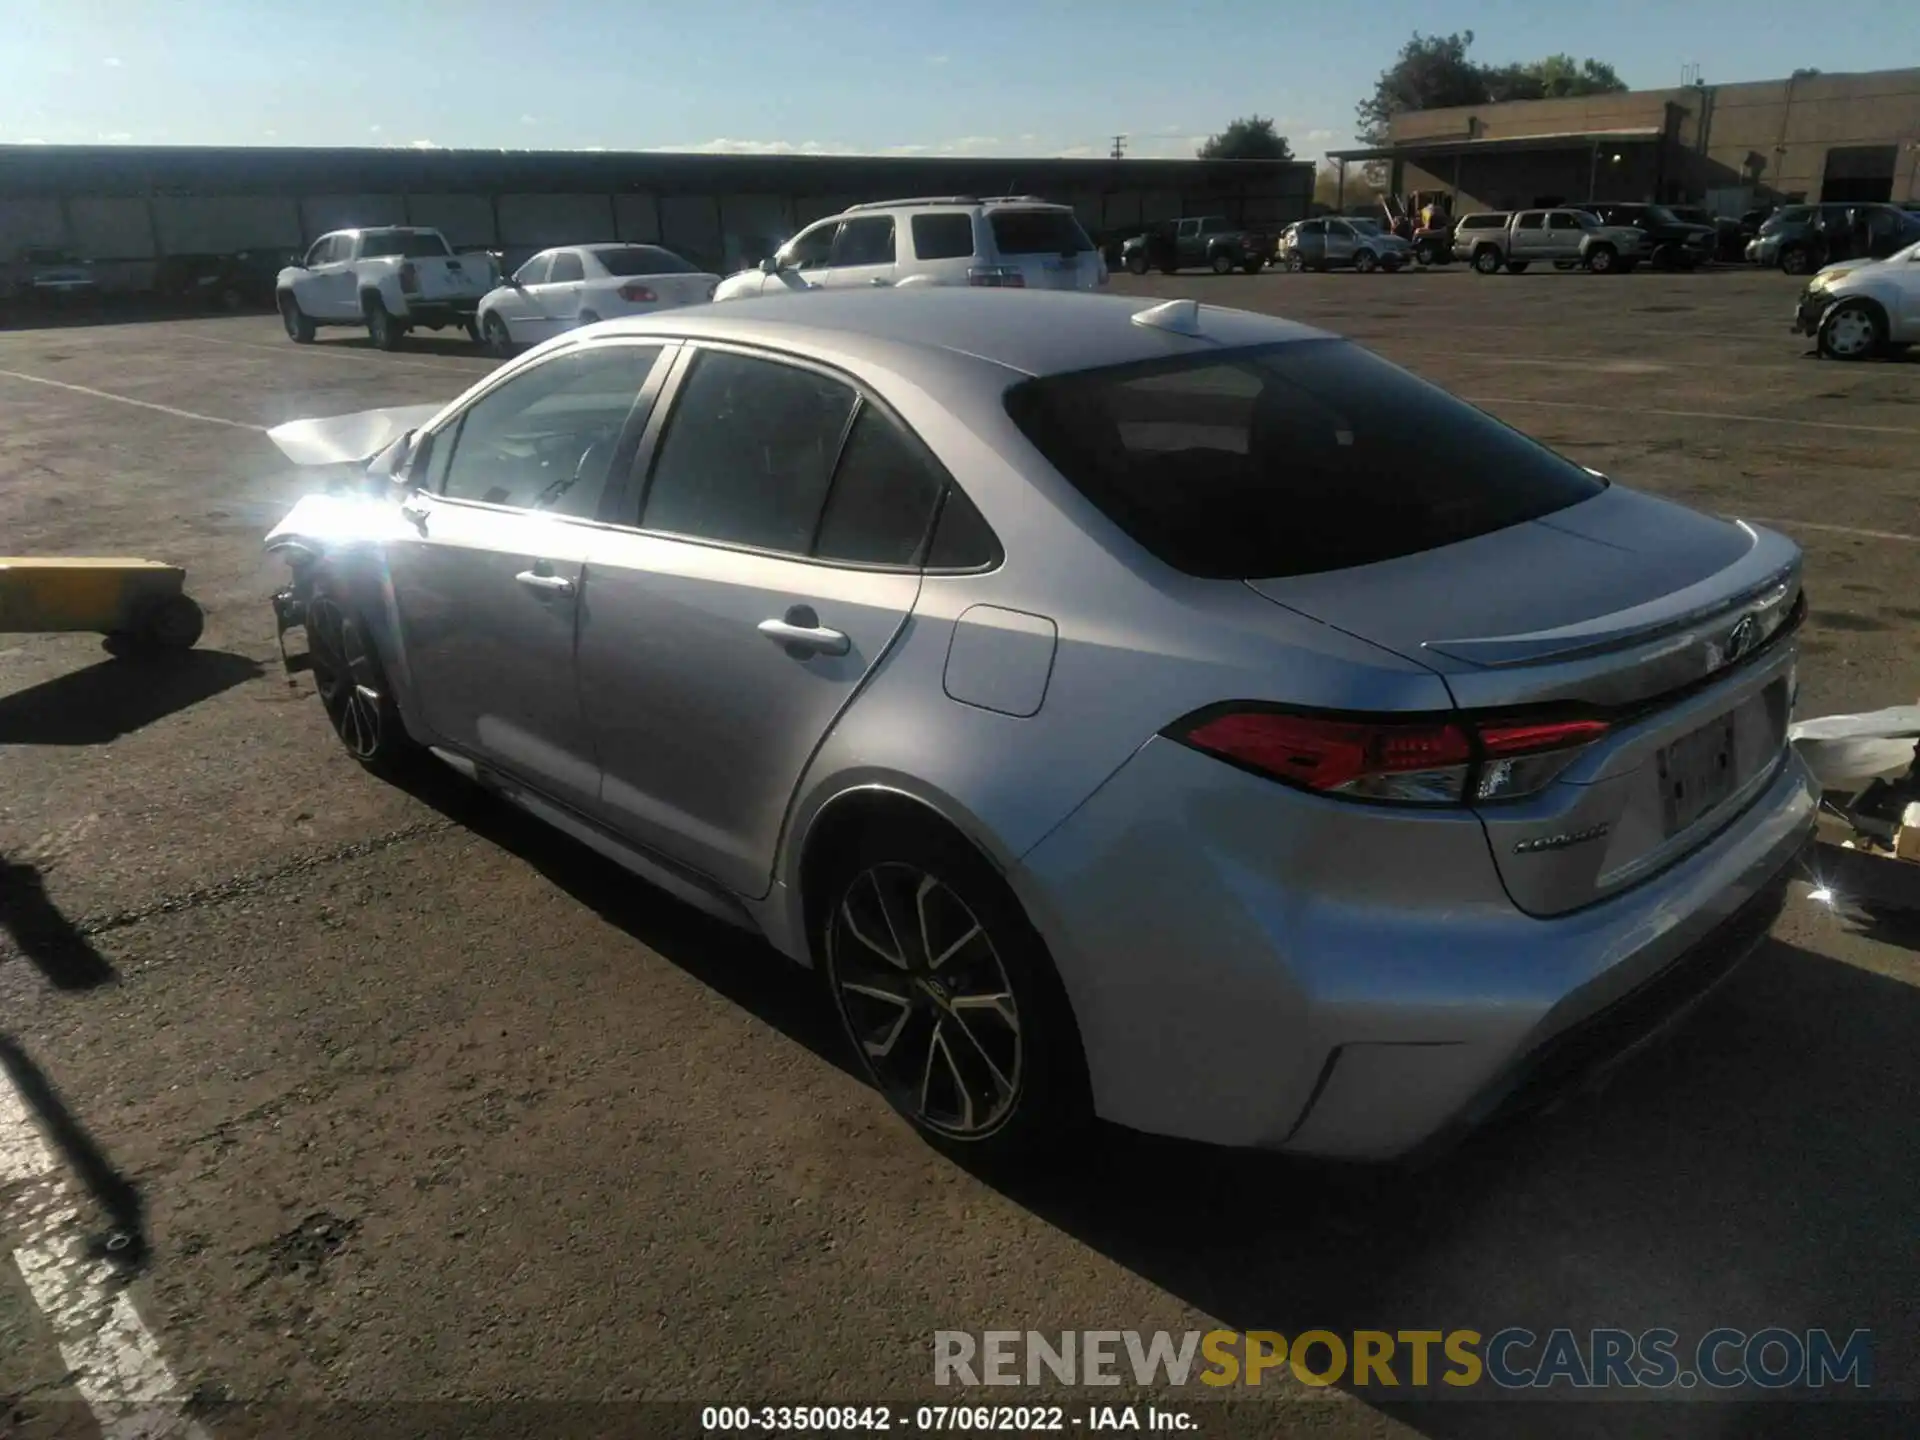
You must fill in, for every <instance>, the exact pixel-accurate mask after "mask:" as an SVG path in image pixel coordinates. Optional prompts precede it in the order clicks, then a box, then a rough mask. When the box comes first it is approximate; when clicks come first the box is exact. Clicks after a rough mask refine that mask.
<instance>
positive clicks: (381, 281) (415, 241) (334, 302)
mask: <svg viewBox="0 0 1920 1440" xmlns="http://www.w3.org/2000/svg"><path fill="white" fill-rule="evenodd" d="M495 280H496V275H495V269H494V264H493V259H492V257H491V256H489V255H486V254H484V253H476V254H472V255H466V256H458V255H455V254H454V253H453V247H452V246H451V245H449V244H448V243H447V237H446V236H444V235H442V234H441V233H440V232H439V231H438V230H428V229H422V228H419V227H415V226H405V225H388V226H383V227H381V228H379V229H377V230H336V231H334V232H333V233H332V234H331V235H322V236H321V237H320V238H319V239H318V240H316V241H314V242H313V248H312V249H310V250H309V251H308V252H307V255H306V258H305V259H304V260H302V261H300V262H299V263H297V264H294V265H290V266H288V267H287V268H286V269H285V270H282V271H281V272H280V274H279V277H278V279H277V280H276V281H275V285H274V291H275V303H276V304H278V305H279V307H280V318H281V319H282V320H283V321H284V322H285V324H286V327H287V336H288V338H289V339H291V340H293V341H294V343H296V344H299V345H310V344H312V343H313V337H314V331H315V330H316V329H318V328H319V327H320V326H322V325H364V326H366V327H367V333H368V334H369V335H371V336H372V337H373V343H374V344H376V345H378V346H379V347H380V348H381V349H382V350H392V349H395V348H397V347H398V346H399V344H400V341H401V339H402V338H403V337H404V336H405V335H406V334H407V332H408V331H410V330H414V329H416V328H419V327H421V326H424V327H425V328H427V329H429V330H443V329H445V328H446V327H447V326H449V325H459V326H463V327H464V328H465V329H466V331H467V334H468V335H469V336H471V337H472V338H473V339H474V340H478V339H479V338H480V324H479V321H478V320H477V319H475V315H476V313H477V312H478V311H479V308H480V299H481V297H482V296H483V295H485V294H486V293H487V292H488V291H489V290H491V289H493V287H494V284H495Z"/></svg>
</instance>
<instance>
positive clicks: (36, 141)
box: [14, 135, 47, 145]
mask: <svg viewBox="0 0 1920 1440" xmlns="http://www.w3.org/2000/svg"><path fill="white" fill-rule="evenodd" d="M14 143H15V144H16V145H44V144H46V143H47V142H46V141H44V140H42V139H41V138H40V137H39V136H38V135H29V136H28V137H27V138H26V139H25V140H16V141H15V142H14Z"/></svg>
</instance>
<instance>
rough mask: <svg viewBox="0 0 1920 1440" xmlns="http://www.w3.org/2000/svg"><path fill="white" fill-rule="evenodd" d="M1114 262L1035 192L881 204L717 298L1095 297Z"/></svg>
mask: <svg viewBox="0 0 1920 1440" xmlns="http://www.w3.org/2000/svg"><path fill="white" fill-rule="evenodd" d="M1106 283H1107V262H1106V261H1105V260H1104V259H1102V258H1101V255H1100V252H1099V251H1098V250H1096V249H1094V246H1093V242H1092V241H1091V240H1089V239H1088V238H1087V232H1086V231H1085V230H1083V229H1081V228H1080V222H1079V221H1078V220H1077V219H1075V218H1074V214H1073V211H1072V209H1071V208H1070V207H1068V206H1065V205H1054V204H1051V203H1049V202H1048V201H1045V200H1042V199H1039V198H1038V197H1036V196H1032V195H1000V196H994V197H990V198H987V199H980V198H977V197H974V196H967V195H955V196H949V197H947V198H944V199H919V200H881V201H876V202H874V203H873V204H870V205H855V206H852V207H851V208H849V209H847V210H845V211H843V212H842V213H840V214H838V215H834V216H832V217H830V218H828V219H825V220H817V221H815V222H814V223H813V224H811V225H809V226H808V227H807V228H806V229H804V230H802V231H801V232H800V233H799V234H798V235H796V236H794V237H793V239H791V240H789V241H788V242H787V243H786V244H785V245H782V246H781V247H780V249H779V251H778V252H777V253H776V254H774V255H773V256H772V257H771V258H769V259H766V260H763V261H761V262H760V264H759V265H758V266H757V267H756V268H754V269H752V270H742V271H741V272H740V273H739V274H737V275H730V276H728V277H727V279H725V280H723V281H721V283H720V288H719V289H718V290H716V291H715V292H714V296H713V298H714V299H715V300H743V299H746V298H747V297H748V296H751V295H762V294H768V295H771V294H778V293H780V292H782V291H786V290H835V289H847V288H852V287H855V286H861V287H865V286H874V285H885V286H904V285H985V286H995V287H1010V288H1017V289H1028V290H1093V289H1097V288H1098V287H1100V286H1102V285H1105V284H1106Z"/></svg>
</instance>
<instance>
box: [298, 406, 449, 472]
mask: <svg viewBox="0 0 1920 1440" xmlns="http://www.w3.org/2000/svg"><path fill="white" fill-rule="evenodd" d="M444 409H446V406H445V405H444V404H434V405H399V406H394V407H392V408H390V409H386V410H362V411H360V412H359V413H357V414H353V415H335V416H332V417H330V418H327V419H322V420H290V421H288V422H287V423H286V424H285V425H276V426H275V427H274V428H273V429H271V430H269V431H268V432H267V438H268V439H269V440H271V441H272V442H273V443H274V444H275V445H276V446H278V447H279V450H280V453H281V454H282V455H285V456H286V457H287V458H288V459H289V460H291V461H292V462H293V463H294V464H296V465H364V464H366V463H367V461H369V460H371V459H373V457H374V456H376V455H378V454H379V453H380V452H381V451H382V450H385V449H386V448H387V447H388V446H389V445H391V444H393V442H394V441H396V440H398V439H399V438H400V437H401V436H403V435H405V434H406V433H407V432H408V431H409V430H418V429H419V428H420V427H421V426H422V425H424V424H426V423H427V422H428V421H429V420H431V419H433V417H434V416H436V415H438V414H439V413H440V412H441V411H442V410H444Z"/></svg>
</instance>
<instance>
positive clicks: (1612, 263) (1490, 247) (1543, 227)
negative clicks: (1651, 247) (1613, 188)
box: [1453, 209, 1645, 275]
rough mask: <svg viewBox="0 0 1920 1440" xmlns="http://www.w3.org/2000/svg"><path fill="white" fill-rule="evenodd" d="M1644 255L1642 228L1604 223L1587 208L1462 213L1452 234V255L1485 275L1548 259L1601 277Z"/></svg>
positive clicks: (1518, 269) (1635, 262)
mask: <svg viewBox="0 0 1920 1440" xmlns="http://www.w3.org/2000/svg"><path fill="white" fill-rule="evenodd" d="M1644 256H1645V244H1644V240H1643V238H1642V236H1641V234H1640V232H1639V231H1638V230H1635V229H1633V228H1631V227H1630V226H1623V225H1602V224H1601V223H1600V221H1599V220H1598V219H1596V218H1595V217H1594V216H1593V215H1591V214H1589V213H1588V212H1587V211H1585V210H1572V209H1559V210H1516V211H1512V212H1505V211H1496V212H1491V213H1487V214H1479V215H1463V216H1461V217H1460V224H1459V225H1458V226H1457V227H1456V228H1455V229H1454V232H1453V257H1454V259H1456V260H1466V261H1470V262H1471V263H1472V265H1473V268H1474V269H1475V270H1477V271H1479V272H1480V273H1481V274H1482V275H1497V274H1499V273H1500V271H1501V270H1503V269H1504V270H1506V271H1507V273H1508V274H1510V275H1519V274H1521V273H1523V272H1524V271H1525V270H1526V268H1527V267H1528V266H1529V265H1532V264H1535V263H1536V262H1544V263H1546V264H1550V265H1558V266H1560V267H1562V268H1563V269H1571V268H1572V267H1574V266H1576V265H1579V266H1584V267H1585V268H1587V269H1588V270H1591V271H1593V272H1594V274H1596V275H1605V274H1608V273H1611V272H1616V271H1617V272H1620V273H1622V274H1624V273H1625V272H1627V271H1629V270H1631V269H1633V268H1634V266H1636V265H1638V264H1639V263H1640V261H1641V260H1642V259H1643V258H1644Z"/></svg>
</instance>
